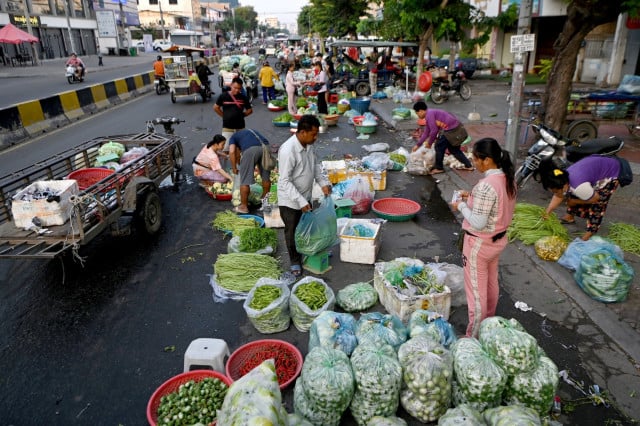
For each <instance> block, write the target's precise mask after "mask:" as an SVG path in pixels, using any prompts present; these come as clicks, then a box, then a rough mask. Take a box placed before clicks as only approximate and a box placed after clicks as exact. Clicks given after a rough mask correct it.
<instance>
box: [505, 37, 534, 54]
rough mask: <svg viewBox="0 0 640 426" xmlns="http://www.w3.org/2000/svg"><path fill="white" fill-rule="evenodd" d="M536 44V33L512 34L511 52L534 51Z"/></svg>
mask: <svg viewBox="0 0 640 426" xmlns="http://www.w3.org/2000/svg"><path fill="white" fill-rule="evenodd" d="M535 44H536V36H535V34H523V35H514V36H511V53H524V52H532V51H533V49H534V47H535Z"/></svg>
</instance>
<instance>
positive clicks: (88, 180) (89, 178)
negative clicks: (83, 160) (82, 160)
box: [67, 167, 115, 191]
mask: <svg viewBox="0 0 640 426" xmlns="http://www.w3.org/2000/svg"><path fill="white" fill-rule="evenodd" d="M114 173H115V171H113V170H111V169H100V168H92V167H88V168H85V169H78V170H75V171H73V172H71V173H69V176H67V179H74V180H75V181H76V182H78V189H80V190H81V191H83V190H85V189H87V188H89V187H90V186H93V185H95V184H96V183H98V182H100V181H101V180H102V179H104V178H107V177H109V176H111V175H112V174H114Z"/></svg>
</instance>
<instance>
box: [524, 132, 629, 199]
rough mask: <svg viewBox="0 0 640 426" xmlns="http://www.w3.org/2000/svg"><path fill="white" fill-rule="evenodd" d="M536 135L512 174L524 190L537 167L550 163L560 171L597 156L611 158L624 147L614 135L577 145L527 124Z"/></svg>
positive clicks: (553, 133)
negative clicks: (536, 138)
mask: <svg viewBox="0 0 640 426" xmlns="http://www.w3.org/2000/svg"><path fill="white" fill-rule="evenodd" d="M529 125H530V126H531V127H533V129H534V130H535V131H536V132H537V133H538V135H539V136H540V137H539V139H538V141H537V142H536V143H534V144H533V145H532V146H531V147H530V148H529V150H528V152H527V158H525V160H524V162H523V164H522V165H521V166H520V167H518V169H517V170H516V173H515V177H516V185H517V186H518V188H522V187H524V185H525V184H526V183H527V181H528V180H529V179H530V178H531V176H535V175H536V174H537V172H538V170H539V169H540V164H542V163H544V162H553V164H554V165H555V166H556V167H558V168H560V169H566V168H567V167H568V166H569V165H570V164H573V163H575V162H576V161H578V160H580V159H582V158H584V157H587V156H589V155H594V154H599V155H608V156H614V155H615V154H616V153H617V152H619V151H620V150H621V149H622V147H623V146H624V141H623V140H622V139H620V138H619V137H617V136H611V137H610V138H607V139H590V140H588V141H585V142H582V143H579V142H574V141H571V140H569V139H567V138H565V137H563V136H562V135H561V134H560V133H558V132H556V131H555V130H553V129H551V128H550V127H547V126H545V125H544V124H539V123H531V124H529Z"/></svg>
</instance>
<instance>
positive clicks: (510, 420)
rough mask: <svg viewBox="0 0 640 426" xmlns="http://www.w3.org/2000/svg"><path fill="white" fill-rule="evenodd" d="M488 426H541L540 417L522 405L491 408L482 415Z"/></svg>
mask: <svg viewBox="0 0 640 426" xmlns="http://www.w3.org/2000/svg"><path fill="white" fill-rule="evenodd" d="M482 417H484V421H485V422H486V423H487V425H488V426H503V425H518V426H541V425H542V423H541V422H540V417H538V414H537V413H536V412H535V411H534V410H532V409H531V408H529V407H523V406H521V405H507V406H503V407H495V408H489V409H488V410H486V411H485V412H484V413H482Z"/></svg>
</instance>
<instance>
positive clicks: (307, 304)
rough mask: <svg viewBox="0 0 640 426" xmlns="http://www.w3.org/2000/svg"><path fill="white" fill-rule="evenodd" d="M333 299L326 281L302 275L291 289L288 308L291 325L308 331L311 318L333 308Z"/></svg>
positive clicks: (331, 291)
mask: <svg viewBox="0 0 640 426" xmlns="http://www.w3.org/2000/svg"><path fill="white" fill-rule="evenodd" d="M335 301H336V298H335V295H334V294H333V290H331V287H329V286H328V285H327V283H325V282H324V281H323V280H321V279H320V278H315V277H304V278H303V279H301V280H300V281H298V282H297V283H296V284H295V285H294V286H293V288H292V289H291V297H290V298H289V310H290V312H291V319H292V320H293V325H295V327H296V328H297V329H298V330H299V331H302V332H305V331H309V329H310V328H311V323H312V322H313V320H315V319H316V318H317V317H318V316H319V315H320V314H321V313H322V312H324V311H330V310H333V306H334V304H335Z"/></svg>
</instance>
